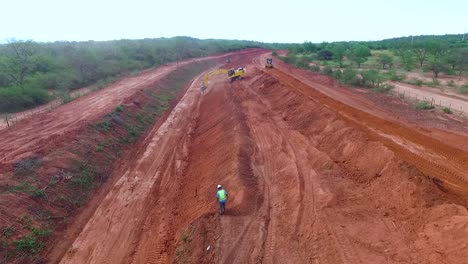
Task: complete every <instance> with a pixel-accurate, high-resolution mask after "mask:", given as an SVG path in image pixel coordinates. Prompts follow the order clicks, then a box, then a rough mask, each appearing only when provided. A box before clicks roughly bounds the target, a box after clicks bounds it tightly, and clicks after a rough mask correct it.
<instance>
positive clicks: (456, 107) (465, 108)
mask: <svg viewBox="0 0 468 264" xmlns="http://www.w3.org/2000/svg"><path fill="white" fill-rule="evenodd" d="M392 84H393V85H395V89H394V91H395V92H398V93H399V94H404V95H405V97H408V98H412V99H416V98H417V99H418V100H424V101H429V102H431V101H432V102H434V104H436V105H438V106H440V105H441V106H443V107H450V109H451V110H453V111H456V112H459V113H466V112H468V98H467V97H466V96H463V95H457V94H448V93H442V92H437V91H433V90H430V89H427V88H424V87H418V86H414V85H409V84H405V83H399V82H392Z"/></svg>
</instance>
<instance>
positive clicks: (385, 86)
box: [372, 83, 395, 93]
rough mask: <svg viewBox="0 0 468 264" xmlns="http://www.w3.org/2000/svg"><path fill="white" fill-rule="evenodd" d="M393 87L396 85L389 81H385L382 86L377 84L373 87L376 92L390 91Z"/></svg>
mask: <svg viewBox="0 0 468 264" xmlns="http://www.w3.org/2000/svg"><path fill="white" fill-rule="evenodd" d="M393 88H395V86H393V85H391V84H388V83H384V84H382V85H380V86H377V87H374V88H372V91H374V92H376V93H388V92H390V91H391V90H392V89H393Z"/></svg>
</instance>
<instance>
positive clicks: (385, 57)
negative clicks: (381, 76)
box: [379, 53, 393, 69]
mask: <svg viewBox="0 0 468 264" xmlns="http://www.w3.org/2000/svg"><path fill="white" fill-rule="evenodd" d="M379 63H380V64H382V69H385V68H386V67H388V68H390V67H392V64H393V58H392V56H390V55H389V54H387V53H383V54H380V56H379Z"/></svg>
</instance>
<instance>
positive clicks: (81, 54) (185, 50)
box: [0, 37, 261, 113]
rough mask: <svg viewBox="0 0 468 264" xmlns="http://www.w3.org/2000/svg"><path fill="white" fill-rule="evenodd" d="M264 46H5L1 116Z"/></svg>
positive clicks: (167, 41) (178, 42) (189, 42)
mask: <svg viewBox="0 0 468 264" xmlns="http://www.w3.org/2000/svg"><path fill="white" fill-rule="evenodd" d="M260 45H261V44H260V43H258V42H253V41H237V40H215V39H210V40H199V39H195V38H190V37H174V38H158V39H141V40H115V41H86V42H65V41H59V42H51V43H38V42H34V41H16V40H10V41H8V43H7V44H3V45H0V113H2V112H3V113H9V112H16V111H21V110H24V109H28V108H31V107H34V106H37V105H40V104H44V103H47V102H48V101H49V100H51V99H52V98H54V97H55V96H57V95H64V94H66V95H68V92H69V91H70V90H73V89H77V88H80V87H85V86H88V85H91V84H94V83H96V82H99V81H102V80H106V79H109V78H112V77H119V76H126V75H128V74H130V73H132V72H136V71H141V70H143V69H147V68H151V67H157V66H160V65H164V64H166V63H169V62H173V61H177V60H183V59H189V58H195V57H202V56H207V55H212V54H216V53H222V52H230V51H237V50H241V49H245V48H252V47H260Z"/></svg>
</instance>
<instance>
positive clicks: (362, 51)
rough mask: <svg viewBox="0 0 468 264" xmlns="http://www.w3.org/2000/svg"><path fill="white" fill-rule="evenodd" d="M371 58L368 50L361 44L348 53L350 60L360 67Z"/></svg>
mask: <svg viewBox="0 0 468 264" xmlns="http://www.w3.org/2000/svg"><path fill="white" fill-rule="evenodd" d="M370 56H371V52H370V49H369V48H368V47H367V46H365V45H362V44H358V45H355V46H354V47H353V48H352V49H351V50H350V52H349V57H350V59H351V60H352V61H353V62H355V63H356V64H357V65H358V68H360V67H361V64H362V63H364V62H366V61H367V58H368V57H370Z"/></svg>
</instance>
